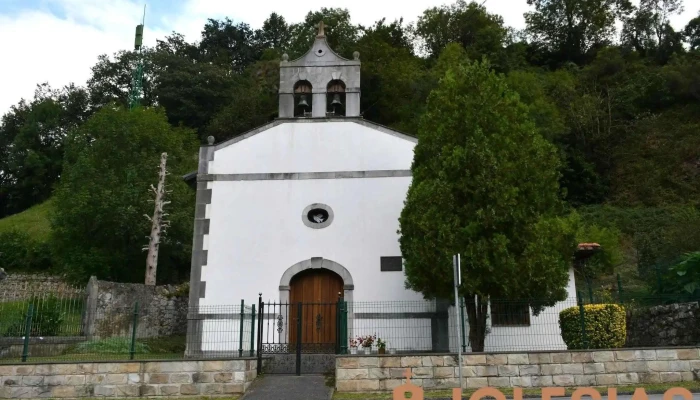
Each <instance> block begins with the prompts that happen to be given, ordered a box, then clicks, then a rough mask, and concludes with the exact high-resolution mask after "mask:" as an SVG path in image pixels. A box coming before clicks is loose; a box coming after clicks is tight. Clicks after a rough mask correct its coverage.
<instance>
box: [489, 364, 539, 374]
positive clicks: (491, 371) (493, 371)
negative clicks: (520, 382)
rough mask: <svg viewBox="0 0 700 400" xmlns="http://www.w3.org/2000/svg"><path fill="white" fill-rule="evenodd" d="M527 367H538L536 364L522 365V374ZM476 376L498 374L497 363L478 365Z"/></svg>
mask: <svg viewBox="0 0 700 400" xmlns="http://www.w3.org/2000/svg"><path fill="white" fill-rule="evenodd" d="M525 367H537V366H536V365H523V366H521V367H520V374H521V375H523V373H522V369H523V368H525ZM476 376H498V366H497V365H477V366H476Z"/></svg>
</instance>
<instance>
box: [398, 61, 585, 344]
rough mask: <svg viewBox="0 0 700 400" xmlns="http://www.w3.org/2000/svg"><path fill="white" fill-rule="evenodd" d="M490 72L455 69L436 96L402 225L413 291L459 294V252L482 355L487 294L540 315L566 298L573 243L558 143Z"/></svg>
mask: <svg viewBox="0 0 700 400" xmlns="http://www.w3.org/2000/svg"><path fill="white" fill-rule="evenodd" d="M489 67H490V66H489V65H488V64H487V63H478V62H475V63H473V64H470V63H467V64H462V63H458V64H456V65H454V66H453V67H452V68H450V69H448V71H447V73H446V75H445V77H444V78H443V79H442V80H441V81H440V84H439V85H438V87H437V88H436V89H435V90H433V92H432V93H431V94H430V97H429V98H428V105H427V108H426V112H425V114H424V115H423V119H422V121H421V124H420V127H419V129H418V144H417V145H416V148H415V157H414V160H413V165H412V168H411V170H412V173H413V182H412V184H411V186H410V188H409V191H408V197H407V200H406V203H405V207H404V209H403V211H402V213H401V217H400V220H399V222H400V226H401V238H400V239H399V243H400V245H401V254H402V255H403V257H404V259H405V271H406V279H407V285H408V287H409V288H411V289H413V290H416V291H418V292H421V293H423V294H424V295H425V296H426V297H441V298H449V297H454V296H451V293H452V279H451V276H452V260H451V256H452V254H456V253H461V255H462V257H461V259H462V275H463V276H464V282H463V285H462V287H461V290H462V293H461V295H463V296H464V298H465V303H466V306H467V313H468V316H469V320H470V321H476V323H470V324H469V329H470V333H469V339H470V343H471V346H472V350H473V351H483V346H484V336H485V328H486V315H487V313H486V306H487V302H488V299H489V297H493V298H498V299H508V300H516V299H521V300H522V299H527V300H528V303H529V304H528V305H529V306H530V307H532V309H533V312H534V313H535V315H537V314H538V313H539V311H540V310H541V309H542V307H543V306H551V305H554V303H555V302H557V301H560V300H564V299H565V298H566V290H565V288H566V284H567V282H568V278H569V275H568V271H569V267H570V260H571V255H572V254H573V251H574V248H575V245H576V243H575V241H574V237H575V236H574V231H573V229H572V228H571V226H570V224H568V221H566V220H565V219H562V218H560V217H561V216H562V214H563V211H564V207H563V202H562V199H561V193H560V189H559V180H558V179H559V169H560V160H559V157H558V155H557V152H556V147H555V146H554V145H553V144H552V143H550V142H548V141H547V140H545V139H544V138H543V137H542V135H540V134H539V133H537V131H536V129H535V125H534V123H533V122H532V121H531V120H530V118H529V114H528V109H527V107H525V106H524V105H523V104H522V103H521V102H520V100H519V98H518V95H517V93H516V92H514V91H512V90H511V89H509V88H508V86H507V84H506V82H505V79H504V78H503V77H501V76H497V75H496V74H495V73H494V72H493V71H491V70H490V68H489ZM436 278H437V279H436Z"/></svg>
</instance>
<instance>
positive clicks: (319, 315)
mask: <svg viewBox="0 0 700 400" xmlns="http://www.w3.org/2000/svg"><path fill="white" fill-rule="evenodd" d="M258 309H259V310H260V317H259V319H258V342H257V349H258V354H257V355H258V373H261V372H265V373H268V374H296V375H301V374H324V373H326V372H329V371H332V370H333V369H334V368H335V355H336V354H347V350H348V348H347V346H348V338H347V331H348V323H347V316H348V308H347V302H345V301H344V300H343V299H342V298H340V299H338V301H337V302H333V303H265V302H263V301H262V299H261V300H259V304H258Z"/></svg>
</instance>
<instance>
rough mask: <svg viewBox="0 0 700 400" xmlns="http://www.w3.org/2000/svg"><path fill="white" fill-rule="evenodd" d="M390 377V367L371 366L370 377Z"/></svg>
mask: <svg viewBox="0 0 700 400" xmlns="http://www.w3.org/2000/svg"><path fill="white" fill-rule="evenodd" d="M389 377H390V374H389V369H387V368H370V369H369V379H388V378H389Z"/></svg>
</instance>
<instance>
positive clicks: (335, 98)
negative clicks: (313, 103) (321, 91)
mask: <svg viewBox="0 0 700 400" xmlns="http://www.w3.org/2000/svg"><path fill="white" fill-rule="evenodd" d="M342 104H343V103H341V102H340V95H339V94H338V93H336V94H334V95H333V101H331V105H332V106H340V105H342Z"/></svg>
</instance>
